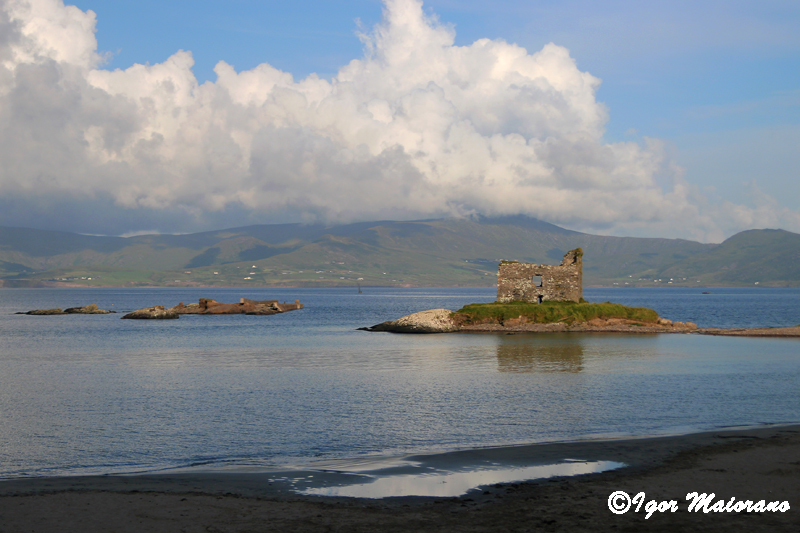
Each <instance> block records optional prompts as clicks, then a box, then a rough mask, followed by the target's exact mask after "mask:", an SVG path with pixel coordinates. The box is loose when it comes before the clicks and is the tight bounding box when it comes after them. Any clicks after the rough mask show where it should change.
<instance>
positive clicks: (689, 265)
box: [0, 216, 800, 287]
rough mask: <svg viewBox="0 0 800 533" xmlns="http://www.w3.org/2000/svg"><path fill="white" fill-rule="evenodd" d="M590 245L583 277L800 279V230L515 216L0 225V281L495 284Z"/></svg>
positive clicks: (615, 281)
mask: <svg viewBox="0 0 800 533" xmlns="http://www.w3.org/2000/svg"><path fill="white" fill-rule="evenodd" d="M579 247H580V248H582V249H583V252H584V256H583V257H584V284H585V285H587V286H592V285H595V286H663V285H677V286H754V285H761V286H798V285H800V235H799V234H796V233H791V232H788V231H784V230H773V229H763V230H749V231H744V232H741V233H738V234H736V235H734V236H732V237H730V238H729V239H727V240H725V241H724V242H722V243H720V244H704V243H699V242H694V241H689V240H683V239H661V238H636V237H609V236H602V235H591V234H587V233H580V232H577V231H571V230H568V229H564V228H561V227H559V226H556V225H553V224H549V223H547V222H543V221H540V220H537V219H533V218H529V217H523V216H511V217H500V218H484V217H480V218H460V219H455V218H451V219H441V220H420V221H412V222H393V221H378V222H359V223H354V224H345V225H336V226H326V225H321V224H311V225H303V224H268V225H256V226H247V227H241V228H232V229H225V230H219V231H211V232H203V233H194V234H187V235H157V234H153V235H138V236H133V237H108V236H92V235H81V234H76V233H67V232H58V231H44V230H37V229H29V228H12V227H0V284H2V286H5V287H24V286H28V287H30V286H221V287H226V286H227V287H230V286H241V287H247V286H295V287H302V286H355V285H356V284H358V285H364V286H449V287H452V286H463V287H467V286H472V287H478V286H492V285H494V284H495V281H496V278H495V276H496V273H497V265H498V263H499V261H500V260H518V261H525V262H532V263H544V264H558V263H559V262H560V261H561V258H562V256H563V255H564V253H566V252H567V251H568V250H571V249H574V248H579Z"/></svg>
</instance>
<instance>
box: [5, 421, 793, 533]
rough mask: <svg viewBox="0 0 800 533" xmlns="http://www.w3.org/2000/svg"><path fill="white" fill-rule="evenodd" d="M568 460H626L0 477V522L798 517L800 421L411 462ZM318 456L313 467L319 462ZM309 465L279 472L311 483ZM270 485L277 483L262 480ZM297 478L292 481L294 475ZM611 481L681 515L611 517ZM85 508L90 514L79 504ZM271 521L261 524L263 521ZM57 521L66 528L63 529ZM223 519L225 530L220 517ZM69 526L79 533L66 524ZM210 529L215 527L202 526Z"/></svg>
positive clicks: (637, 523)
mask: <svg viewBox="0 0 800 533" xmlns="http://www.w3.org/2000/svg"><path fill="white" fill-rule="evenodd" d="M565 458H573V459H582V460H606V461H618V462H623V463H625V464H626V465H627V466H625V467H623V468H620V469H618V470H610V471H606V472H603V473H597V474H587V475H582V476H574V477H560V478H549V479H548V478H543V479H536V480H532V481H526V482H513V483H506V484H493V485H492V486H490V487H483V488H482V489H481V490H477V491H475V490H473V491H471V492H468V493H467V494H466V495H463V496H460V497H415V496H405V497H393V498H385V499H363V498H347V497H330V496H304V495H301V494H298V493H296V492H292V490H287V488H289V487H290V485H291V484H290V483H289V481H287V482H286V483H285V484H283V485H281V484H280V483H275V479H276V472H261V473H184V474H174V473H173V474H168V473H167V474H146V475H125V476H85V477H65V478H25V479H11V480H8V479H7V480H0V522H1V523H3V525H4V527H5V528H7V530H9V531H17V530H23V529H24V530H27V531H50V530H60V531H79V530H100V531H107V530H114V531H137V530H148V531H174V530H179V529H183V530H187V531H205V530H217V529H213V528H214V527H216V528H219V529H218V530H221V531H252V530H256V531H260V530H266V529H269V530H273V531H319V530H324V529H326V528H327V529H331V530H333V531H348V530H349V531H371V530H385V531H417V530H420V529H422V530H429V531H452V530H460V531H511V530H524V529H526V528H530V529H533V530H540V529H542V530H553V531H556V530H560V529H570V530H586V531H589V530H597V529H607V528H617V527H622V528H637V529H641V528H644V527H646V528H647V529H648V530H655V531H661V530H663V531H669V530H675V529H676V528H677V529H680V528H681V527H686V528H694V527H701V526H702V527H703V528H706V529H707V530H709V531H726V530H731V529H734V528H735V529H739V530H764V531H769V530H771V531H783V530H790V529H789V528H790V527H794V526H795V525H797V524H800V484H798V483H796V480H797V479H798V476H800V424H791V425H770V426H759V427H747V428H723V429H718V430H713V431H704V432H700V433H688V434H683V435H671V436H656V437H639V438H619V439H598V440H584V441H573V442H556V443H541V444H528V445H519V446H507V447H499V448H479V449H472V450H461V451H454V452H445V453H440V454H428V455H416V456H409V457H406V458H405V459H406V460H408V461H410V462H413V463H418V464H419V465H421V466H416V468H423V469H424V468H438V469H445V470H457V469H458V468H460V467H461V466H463V465H465V464H467V465H471V467H472V468H475V467H476V466H478V465H487V464H493V465H498V464H499V465H504V464H505V465H511V464H517V465H519V464H542V463H553V462H558V461H563V460H564V459H565ZM319 466H322V465H319ZM369 468H370V465H366V466H365V465H362V468H361V469H360V470H358V471H351V472H345V473H342V472H341V471H333V470H330V471H328V475H327V477H326V476H321V477H320V478H319V479H314V480H313V481H310V482H309V484H310V485H315V484H316V485H319V484H325V483H333V484H336V483H352V481H353V479H352V478H351V477H349V476H353V475H356V476H358V475H361V476H363V475H365V474H369V473H376V472H378V473H380V472H383V473H384V474H386V473H389V474H392V473H394V474H395V475H396V474H398V473H400V474H402V473H403V472H405V471H406V470H404V469H407V468H408V466H407V465H402V464H398V465H395V466H391V465H390V466H388V468H379V469H378V470H370V469H369ZM320 472H321V470H318V469H309V470H305V471H285V472H282V473H281V474H282V475H284V476H285V477H286V479H287V480H292V479H294V480H297V479H300V478H306V479H309V478H308V476H310V475H313V476H316V475H318V474H319V473H320ZM270 483H272V484H270ZM294 486H295V487H297V482H295V485H294ZM616 490H624V491H626V492H627V493H629V494H630V495H631V496H633V495H634V494H636V493H638V492H640V491H641V492H645V493H646V496H647V499H648V500H650V499H656V500H659V501H660V500H676V501H678V502H679V504H680V511H681V512H680V513H674V514H673V513H655V514H654V515H653V516H652V517H651V518H650V519H648V520H647V521H645V518H644V513H643V512H640V513H635V512H630V513H628V514H624V515H616V514H613V513H611V512H610V511H609V509H608V503H607V499H608V497H609V495H610V494H611V493H612V492H614V491H616ZM690 491H699V492H706V493H711V492H714V493H715V494H717V496H718V497H719V498H725V499H726V501H727V500H729V499H730V498H731V497H734V498H736V499H737V501H738V500H744V499H751V500H753V499H755V500H761V499H767V501H771V500H781V501H784V500H785V501H788V502H789V504H790V505H791V510H789V511H788V512H785V513H709V514H704V513H689V512H686V507H687V503H686V501H685V496H686V494H687V493H688V492H690ZM89 510H91V512H88V511H89ZM267 524H269V525H270V527H269V528H266V525H267ZM65 525H66V526H67V527H65ZM225 525H226V526H227V527H223V526H225ZM70 527H72V528H74V529H70ZM209 528H210V529H209Z"/></svg>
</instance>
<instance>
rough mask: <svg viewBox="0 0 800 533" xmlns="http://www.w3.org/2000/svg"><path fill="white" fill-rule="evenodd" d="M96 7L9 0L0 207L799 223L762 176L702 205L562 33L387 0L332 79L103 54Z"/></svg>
mask: <svg viewBox="0 0 800 533" xmlns="http://www.w3.org/2000/svg"><path fill="white" fill-rule="evenodd" d="M95 24H96V20H95V15H94V13H93V12H91V11H88V12H83V11H81V10H80V9H78V8H76V7H74V6H65V5H64V4H63V2H62V1H61V0H0V212H2V213H3V214H2V215H0V224H2V225H22V226H34V227H44V226H47V227H48V228H49V229H59V228H62V229H69V230H76V231H83V232H91V233H103V234H120V233H125V232H135V231H141V230H160V231H164V232H171V231H195V230H199V229H207V228H211V227H222V226H226V225H227V226H232V225H240V224H247V223H258V222H279V221H301V220H302V221H323V222H348V221H355V220H374V219H419V218H431V217H439V216H453V215H456V216H467V215H470V214H482V215H487V216H495V215H510V214H525V215H530V216H534V217H537V218H541V219H544V220H547V221H549V222H553V223H557V224H562V225H566V226H568V227H570V228H573V229H581V230H588V231H601V232H606V233H617V234H638V235H653V236H655V235H659V236H670V237H685V238H694V239H701V240H720V239H721V238H723V237H724V236H727V235H730V234H731V233H733V232H735V231H738V230H741V229H747V228H752V227H782V228H785V229H789V230H792V231H800V214H798V213H796V212H794V211H791V210H788V209H786V208H782V207H780V206H779V205H778V203H777V202H776V201H775V200H774V199H772V198H770V197H768V196H766V195H764V194H763V193H761V192H760V191H759V190H758V188H757V186H755V185H754V190H753V197H754V203H753V205H752V206H743V205H734V204H731V203H711V202H709V201H708V200H707V199H706V198H705V197H704V196H703V195H702V194H701V193H700V191H699V190H698V189H697V188H696V187H693V186H692V185H691V184H689V183H686V182H685V180H684V179H683V178H682V170H681V169H680V168H678V167H677V166H676V165H675V164H674V162H673V160H672V158H671V157H670V155H669V153H668V150H667V149H666V147H665V146H664V144H663V143H662V142H660V141H659V140H657V139H645V140H644V141H642V142H641V143H637V142H622V143H607V142H605V141H604V140H603V132H604V124H605V123H606V121H607V110H606V108H605V107H604V106H603V104H602V103H599V102H597V100H596V98H595V93H596V90H597V88H598V86H599V84H600V80H598V79H597V78H595V77H593V76H592V75H591V74H589V73H586V72H581V71H580V70H579V69H578V68H577V66H576V64H575V61H574V59H573V58H572V57H570V54H569V51H568V50H567V49H565V48H563V47H560V46H558V45H556V44H549V45H547V46H545V47H544V48H543V49H542V50H539V51H537V52H535V53H529V52H528V51H527V50H525V49H524V48H521V47H519V46H517V45H514V44H509V43H507V42H504V41H500V40H488V39H481V40H478V41H476V42H474V43H472V44H471V45H469V46H455V45H454V44H453V43H454V37H455V33H454V30H453V28H452V27H450V26H448V25H446V24H442V23H440V22H439V21H438V20H436V19H435V18H431V17H430V16H429V15H426V13H425V11H424V10H423V8H422V3H421V2H420V1H418V0H386V1H385V10H384V17H383V20H382V22H381V23H379V24H378V25H376V26H375V27H374V28H372V29H370V30H365V31H364V33H363V34H361V35H360V38H361V39H362V41H363V44H364V55H363V57H362V58H360V59H354V60H353V61H351V62H350V63H349V64H348V65H345V66H343V67H342V68H341V69H340V70H339V72H338V73H337V75H336V76H335V77H333V78H332V79H331V80H330V81H329V80H326V79H321V78H319V77H317V76H315V75H311V76H309V77H307V78H306V79H303V80H299V81H296V80H294V79H293V77H292V76H291V75H290V74H288V73H286V72H282V71H279V70H277V69H275V68H273V67H272V66H270V65H269V64H268V63H263V64H261V65H259V66H258V67H256V68H254V69H252V70H249V71H242V72H236V70H235V69H234V68H233V67H232V66H231V65H229V64H227V63H225V62H224V61H220V62H219V63H218V64H217V66H216V68H215V73H216V75H217V79H216V81H215V82H206V83H203V84H198V82H197V80H196V78H195V76H194V74H193V73H192V65H193V60H192V55H191V53H190V52H188V51H183V50H180V51H177V52H176V53H175V54H174V55H173V56H172V57H170V58H169V59H167V60H166V61H164V62H163V63H159V64H154V65H139V64H136V65H133V66H131V67H130V68H127V69H125V70H114V71H109V70H104V69H103V68H102V64H103V56H102V55H101V54H100V53H99V52H98V51H97V42H96V39H95V36H94V31H95Z"/></svg>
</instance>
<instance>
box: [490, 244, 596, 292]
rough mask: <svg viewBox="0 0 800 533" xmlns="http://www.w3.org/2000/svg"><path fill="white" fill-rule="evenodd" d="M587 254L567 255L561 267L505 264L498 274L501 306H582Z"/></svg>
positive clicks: (515, 262) (578, 249)
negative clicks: (555, 304) (584, 260)
mask: <svg viewBox="0 0 800 533" xmlns="http://www.w3.org/2000/svg"><path fill="white" fill-rule="evenodd" d="M582 257H583V250H581V249H580V248H576V249H574V250H571V251H569V252H567V253H566V255H564V259H563V260H562V261H561V264H560V265H534V264H532V263H519V262H517V261H502V262H501V263H500V266H499V268H498V271H497V301H498V302H515V301H522V302H532V303H542V302H546V301H550V302H580V301H581V298H583V261H582Z"/></svg>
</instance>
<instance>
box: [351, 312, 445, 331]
mask: <svg viewBox="0 0 800 533" xmlns="http://www.w3.org/2000/svg"><path fill="white" fill-rule="evenodd" d="M452 314H453V312H452V311H450V310H449V309H430V310H428V311H420V312H419V313H413V314H410V315H406V316H404V317H402V318H398V319H397V320H390V321H388V322H382V323H381V324H377V325H375V326H372V327H371V328H360V329H362V330H366V331H389V332H392V333H451V332H453V331H458V326H457V325H456V323H455V322H454V321H453V319H452V318H450V315H452Z"/></svg>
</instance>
